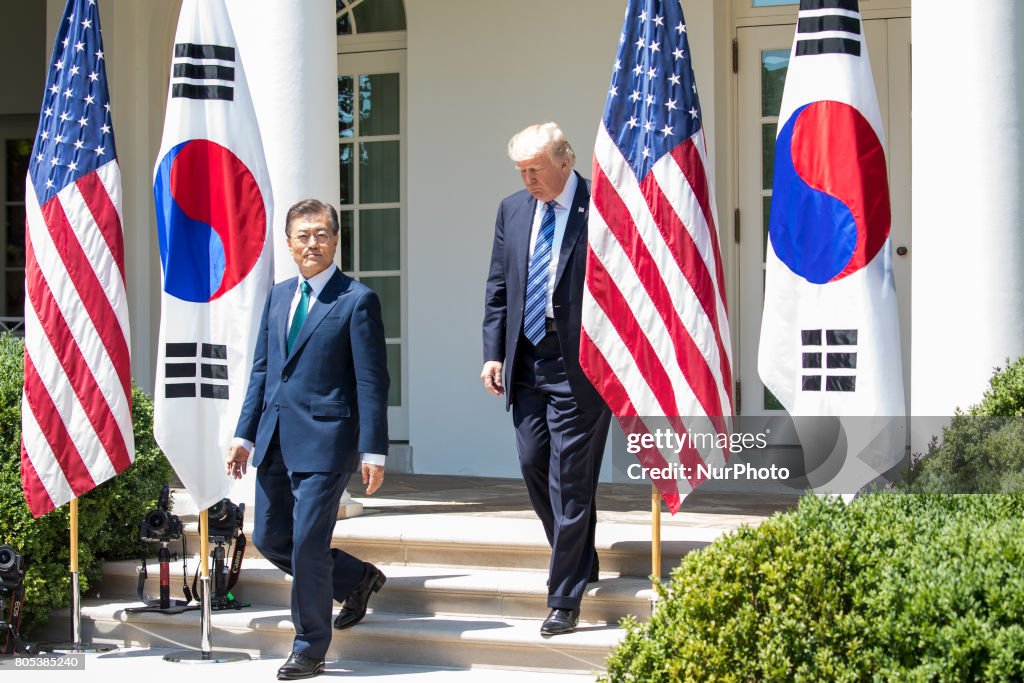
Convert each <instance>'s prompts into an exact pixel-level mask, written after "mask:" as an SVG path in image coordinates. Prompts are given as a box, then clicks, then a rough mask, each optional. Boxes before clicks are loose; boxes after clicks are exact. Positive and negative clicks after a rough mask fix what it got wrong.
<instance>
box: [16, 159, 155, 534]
mask: <svg viewBox="0 0 1024 683" xmlns="http://www.w3.org/2000/svg"><path fill="white" fill-rule="evenodd" d="M25 204H26V213H27V219H26V227H27V235H26V240H25V387H24V392H23V394H22V442H21V463H22V484H23V487H24V490H25V497H26V499H27V500H28V503H29V508H30V509H31V511H32V514H33V515H34V516H36V517H38V516H40V515H43V514H45V513H47V512H49V511H50V510H53V509H54V508H56V507H59V506H61V505H63V504H64V503H66V502H68V501H70V500H71V499H72V498H76V497H78V496H80V495H82V494H83V493H85V492H87V491H89V490H90V489H92V488H94V487H95V486H97V485H99V484H101V483H102V482H104V481H106V480H107V479H109V478H111V477H113V476H114V475H115V474H117V473H119V472H121V471H123V470H124V469H125V468H127V467H128V466H129V465H130V464H131V463H132V460H133V458H134V454H135V442H134V438H133V435H132V419H131V358H130V355H129V346H130V343H129V329H128V303H127V298H126V296H125V276H124V239H123V235H122V230H121V210H120V205H121V176H120V170H119V169H118V165H117V161H116V160H115V161H111V162H109V163H107V164H105V165H103V166H101V167H100V168H99V169H97V170H96V171H95V172H93V173H89V174H86V175H85V176H82V177H81V178H79V179H78V181H77V182H74V183H71V184H69V185H68V186H67V187H65V188H64V189H63V190H61V191H60V192H59V193H58V194H57V195H56V196H54V197H53V198H52V199H50V200H49V201H48V202H47V203H46V204H44V205H42V206H40V205H39V203H38V200H37V198H36V194H35V188H34V187H33V185H32V182H31V177H29V178H28V179H27V180H26V190H25Z"/></svg>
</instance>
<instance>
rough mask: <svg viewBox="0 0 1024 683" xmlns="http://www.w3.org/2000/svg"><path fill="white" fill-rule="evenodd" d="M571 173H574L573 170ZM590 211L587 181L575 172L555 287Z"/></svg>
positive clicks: (559, 252) (582, 231) (559, 253)
mask: <svg viewBox="0 0 1024 683" xmlns="http://www.w3.org/2000/svg"><path fill="white" fill-rule="evenodd" d="M573 173H576V172H575V171H573ZM589 211H590V192H588V191H587V181H586V180H584V179H583V178H582V177H581V176H580V174H579V173H576V194H575V195H574V196H573V198H572V206H570V207H569V219H568V220H567V221H566V223H565V232H564V233H562V247H561V248H560V249H559V250H558V270H556V271H555V285H554V286H555V287H556V288H557V287H558V281H559V280H561V279H562V273H564V272H565V264H566V263H568V261H569V255H570V254H571V253H572V250H573V247H575V246H576V242H578V241H579V239H580V235H582V234H583V233H584V232H585V231H584V230H583V228H584V226H585V225H586V224H587V216H588V213H589Z"/></svg>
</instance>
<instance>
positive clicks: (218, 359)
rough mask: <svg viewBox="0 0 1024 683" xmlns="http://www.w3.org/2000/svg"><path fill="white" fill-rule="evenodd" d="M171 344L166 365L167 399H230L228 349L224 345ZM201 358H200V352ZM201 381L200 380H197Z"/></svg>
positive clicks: (168, 347) (169, 344)
mask: <svg viewBox="0 0 1024 683" xmlns="http://www.w3.org/2000/svg"><path fill="white" fill-rule="evenodd" d="M201 346H202V348H201V349H200V345H199V344H195V343H175V344H172V343H168V344H167V353H166V354H165V356H166V364H165V366H164V377H166V381H165V382H164V396H166V397H167V398H195V397H196V385H197V384H198V385H199V395H200V396H201V397H203V398H220V399H225V400H226V399H227V398H228V366H227V358H228V347H227V346H224V345H223V344H202V345H201ZM200 351H201V354H202V355H201V356H199V357H197V352H200ZM197 378H198V381H197Z"/></svg>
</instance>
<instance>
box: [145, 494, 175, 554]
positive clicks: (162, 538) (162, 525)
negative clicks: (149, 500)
mask: <svg viewBox="0 0 1024 683" xmlns="http://www.w3.org/2000/svg"><path fill="white" fill-rule="evenodd" d="M170 508H171V489H170V487H169V486H164V488H163V490H162V491H161V492H160V499H159V500H158V501H157V504H156V509H155V510H150V511H149V512H147V513H146V516H145V517H143V518H142V523H141V524H140V525H139V538H140V539H141V540H143V541H154V542H158V543H167V542H169V541H175V540H177V539H179V538H181V534H182V531H183V527H182V524H181V519H180V518H179V517H178V516H177V515H175V514H172V513H171V510H170Z"/></svg>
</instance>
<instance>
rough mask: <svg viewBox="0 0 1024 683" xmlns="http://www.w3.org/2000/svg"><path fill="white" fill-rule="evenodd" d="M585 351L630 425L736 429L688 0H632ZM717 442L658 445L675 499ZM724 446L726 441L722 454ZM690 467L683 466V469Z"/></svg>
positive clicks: (606, 150) (598, 186) (596, 218)
mask: <svg viewBox="0 0 1024 683" xmlns="http://www.w3.org/2000/svg"><path fill="white" fill-rule="evenodd" d="M591 201H592V207H591V211H590V224H589V243H590V250H589V254H588V260H587V287H586V290H585V292H584V308H583V335H582V341H581V347H580V360H581V363H582V365H583V368H584V370H585V372H586V373H587V375H588V376H589V377H590V379H591V381H592V382H593V383H594V386H595V387H597V389H598V391H599V392H600V393H601V395H602V396H603V397H604V399H605V401H606V402H607V403H608V406H609V407H610V408H611V410H612V413H613V414H615V415H616V416H617V417H618V418H619V421H620V423H621V424H622V426H623V429H624V430H625V431H626V432H627V433H636V432H638V431H650V430H651V429H652V426H653V423H654V422H655V421H656V420H655V419H656V418H661V422H664V421H665V420H666V419H667V422H668V425H670V426H671V428H673V429H674V430H675V431H676V432H677V433H681V432H683V431H686V430H687V429H696V430H699V431H702V432H705V433H712V432H714V433H718V434H724V433H726V432H727V431H728V424H727V419H726V416H729V415H731V414H732V359H731V355H732V351H731V342H730V339H729V322H728V317H727V308H726V298H725V276H724V272H723V266H722V255H721V252H720V250H719V244H718V231H717V227H716V222H715V214H716V210H715V200H714V192H713V190H712V186H711V179H710V174H709V171H708V164H707V147H706V145H705V141H704V131H703V127H702V119H701V109H700V102H699V101H698V98H697V85H696V83H695V81H694V76H693V66H692V64H691V62H690V46H689V42H688V40H687V35H686V22H685V20H684V18H683V9H682V6H681V5H680V2H679V0H674V1H673V0H667V1H662V0H630V2H629V3H628V5H627V7H626V15H625V19H624V20H623V24H622V33H621V35H620V37H619V47H618V52H617V54H616V59H615V65H614V67H613V70H612V79H611V85H610V87H609V89H608V96H607V101H606V104H605V111H604V117H603V120H602V124H601V126H600V128H599V129H598V133H597V142H596V145H595V148H594V168H593V192H592V199H591ZM712 456H713V454H710V453H706V452H705V453H700V452H697V451H695V450H693V449H689V448H684V449H683V450H682V451H681V452H679V453H678V454H676V453H674V452H671V453H668V452H666V453H661V452H659V451H658V450H656V449H646V450H645V451H644V452H642V453H641V454H640V455H639V456H638V457H639V459H640V461H641V463H642V464H643V465H644V466H645V467H664V466H665V465H666V463H667V462H671V461H672V459H674V458H677V459H678V463H679V464H680V465H684V466H688V467H690V468H691V470H690V473H691V474H690V476H687V477H682V478H680V479H679V480H676V481H673V480H656V483H657V484H658V486H659V490H660V491H661V493H662V495H663V496H664V498H665V500H666V502H667V503H668V505H669V509H670V510H672V511H673V512H675V511H676V510H677V509H678V507H679V504H680V502H681V501H680V493H686V492H688V491H689V490H690V489H691V488H692V487H694V486H696V485H697V484H698V483H699V481H698V479H697V478H696V465H697V464H698V463H699V461H700V460H704V461H705V462H707V461H708V459H709V458H710V457H712ZM714 457H716V458H717V457H724V454H722V453H721V452H720V451H719V452H718V454H717V456H714ZM680 471H682V470H681V469H680Z"/></svg>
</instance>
